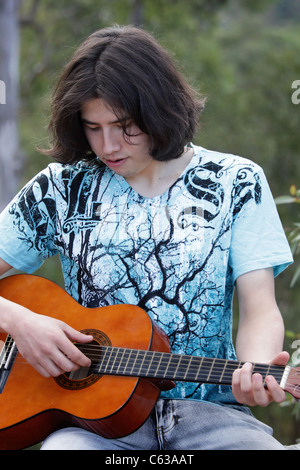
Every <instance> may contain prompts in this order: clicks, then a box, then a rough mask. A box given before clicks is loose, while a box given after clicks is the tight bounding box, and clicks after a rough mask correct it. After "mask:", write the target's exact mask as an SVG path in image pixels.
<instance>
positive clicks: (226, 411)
mask: <svg viewBox="0 0 300 470" xmlns="http://www.w3.org/2000/svg"><path fill="white" fill-rule="evenodd" d="M42 449H43V450H199V449H203V450H204V449H207V450H217V449H219V450H276V449H277V450H284V446H282V445H281V444H280V443H279V442H278V441H276V440H275V439H274V438H273V437H272V429H271V428H269V427H268V426H266V425H265V424H263V423H261V422H260V421H258V420H256V419H255V418H254V417H253V416H252V414H251V413H250V411H248V410H247V411H241V410H239V409H236V408H232V407H228V406H221V405H217V404H213V403H206V402H198V401H192V400H168V399H159V400H158V402H157V404H156V406H155V408H154V409H153V411H152V413H151V415H150V416H149V418H148V419H147V421H146V422H145V423H144V424H143V426H141V427H140V428H139V429H138V430H137V431H135V432H134V433H132V434H130V435H129V436H126V437H124V438H121V439H105V438H103V437H101V436H98V435H96V434H93V433H91V432H89V431H85V430H83V429H80V428H65V429H61V430H59V431H56V432H54V433H53V434H51V435H50V436H49V437H47V438H46V440H45V441H44V443H43V445H42Z"/></svg>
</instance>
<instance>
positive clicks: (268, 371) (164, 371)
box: [94, 346, 285, 385]
mask: <svg viewBox="0 0 300 470" xmlns="http://www.w3.org/2000/svg"><path fill="white" fill-rule="evenodd" d="M100 349H101V352H100V361H99V362H98V363H97V365H96V366H95V369H94V373H97V374H108V375H123V376H133V377H146V378H151V379H166V380H176V381H186V382H199V383H204V382H205V383H212V384H223V385H231V382H232V374H233V371H234V370H235V369H237V368H240V367H242V365H243V364H244V363H243V362H239V361H232V360H226V359H216V358H206V357H197V356H186V355H180V354H172V353H162V352H157V351H143V350H136V349H125V348H116V347H110V346H100ZM284 371H285V367H284V366H274V365H267V364H253V373H256V372H258V373H259V374H261V375H262V376H263V379H265V377H266V376H267V375H273V376H274V377H275V379H276V380H277V382H278V383H280V382H281V380H282V377H283V374H284Z"/></svg>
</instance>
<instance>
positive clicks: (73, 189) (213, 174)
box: [0, 147, 292, 403]
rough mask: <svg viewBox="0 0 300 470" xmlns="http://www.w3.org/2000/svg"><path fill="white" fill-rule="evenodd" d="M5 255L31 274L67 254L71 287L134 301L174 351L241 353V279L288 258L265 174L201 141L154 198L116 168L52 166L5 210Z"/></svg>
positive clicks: (82, 294) (205, 393) (226, 393)
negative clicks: (236, 340)
mask: <svg viewBox="0 0 300 470" xmlns="http://www.w3.org/2000/svg"><path fill="white" fill-rule="evenodd" d="M0 229H1V231H0V257H1V258H3V259H4V260H5V261H6V262H7V263H9V264H10V265H12V266H14V267H15V268H16V269H19V270H22V271H25V272H28V273H33V272H34V271H35V270H36V269H37V268H38V267H39V266H40V265H41V264H42V262H43V261H44V260H45V259H46V258H48V257H50V256H52V255H54V254H56V253H59V255H60V258H61V263H62V269H63V274H64V279H65V287H66V290H67V292H68V293H69V294H70V295H72V297H73V298H74V299H75V300H77V301H78V302H79V303H81V304H82V305H84V306H86V307H98V306H105V305H112V304H120V303H127V304H134V305H138V306H140V307H142V308H143V309H144V310H146V311H147V312H148V313H149V315H150V316H151V318H152V319H153V320H154V321H155V322H157V324H158V325H159V326H160V327H161V328H162V329H163V330H164V331H165V332H166V333H167V334H168V336H169V339H170V344H171V350H172V352H174V353H179V354H188V355H190V354H191V355H198V356H206V357H218V358H227V359H235V358H236V356H235V351H234V347H233V343H232V337H231V329H232V298H233V290H234V283H235V280H236V279H237V277H238V276H240V275H241V274H243V273H246V272H249V271H252V270H256V269H262V268H267V267H273V269H274V274H275V275H277V274H278V273H279V272H280V271H282V270H283V269H284V268H285V267H286V266H287V265H288V264H289V263H290V262H291V261H292V256H291V253H290V249H289V245H288V243H287V240H286V237H285V235H284V232H283V229H282V226H281V223H280V220H279V217H278V214H277V211H276V207H275V203H274V201H273V198H272V195H271V193H270V189H269V187H268V184H267V182H266V179H265V176H264V174H263V172H262V170H261V168H260V167H259V166H257V165H256V164H255V163H253V162H251V161H250V160H247V159H243V158H241V157H237V156H233V155H227V154H222V153H217V152H212V151H208V150H205V149H203V148H201V147H194V157H193V159H192V161H191V162H190V164H189V165H188V167H187V168H186V169H185V171H184V173H183V174H182V175H181V177H180V178H179V179H178V180H177V181H176V182H175V183H174V184H173V185H172V186H171V187H170V188H169V190H168V191H166V192H165V193H164V194H163V195H161V196H158V197H155V198H152V199H149V198H145V197H142V196H141V195H139V194H138V193H137V192H135V191H134V190H133V189H132V188H131V187H130V186H129V184H128V183H127V182H126V180H125V179H124V178H123V177H121V176H119V175H117V174H115V173H114V172H113V171H111V170H110V169H108V168H103V167H100V166H88V165H86V164H83V163H80V164H78V165H74V166H66V165H61V164H57V163H53V164H50V165H49V166H48V167H47V168H46V169H45V170H44V171H42V172H41V173H40V174H39V175H38V176H36V177H35V178H34V179H33V180H32V181H31V182H29V183H28V184H27V185H26V186H25V187H24V188H23V190H22V191H20V193H19V194H18V195H17V197H16V198H15V199H14V200H13V201H12V203H11V204H10V205H9V206H8V207H7V208H6V209H5V211H4V212H3V213H2V214H1V216H0ZM162 395H163V396H168V397H173V398H192V399H201V400H211V401H217V402H227V403H228V402H232V401H234V399H233V396H232V394H231V392H230V389H229V388H228V387H226V386H221V385H208V384H203V385H201V384H197V383H181V382H179V383H177V384H176V387H175V388H174V389H173V390H171V391H168V392H163V393H162Z"/></svg>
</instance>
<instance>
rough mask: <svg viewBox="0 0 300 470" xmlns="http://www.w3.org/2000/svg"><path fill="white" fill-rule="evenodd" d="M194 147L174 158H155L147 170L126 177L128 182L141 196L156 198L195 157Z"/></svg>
mask: <svg viewBox="0 0 300 470" xmlns="http://www.w3.org/2000/svg"><path fill="white" fill-rule="evenodd" d="M193 153H194V151H193V149H192V148H187V149H186V150H185V151H184V152H183V154H182V155H181V156H180V157H179V158H177V159H174V160H168V161H166V162H159V161H156V160H153V165H151V167H149V168H148V169H147V171H146V172H143V173H140V174H138V175H135V176H134V177H133V178H126V180H127V182H128V184H129V185H130V186H131V187H132V188H133V189H134V190H135V191H136V192H137V193H139V194H140V195H141V196H144V197H146V198H154V197H156V196H160V195H162V194H164V193H165V192H166V191H167V190H168V189H169V188H170V187H171V186H172V185H173V184H174V183H175V182H176V181H177V179H178V178H179V177H180V176H181V174H182V173H183V172H184V170H185V168H186V167H187V166H188V165H189V163H190V161H191V159H192V158H193Z"/></svg>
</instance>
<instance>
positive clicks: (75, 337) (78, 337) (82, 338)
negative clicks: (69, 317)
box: [65, 325, 94, 343]
mask: <svg viewBox="0 0 300 470" xmlns="http://www.w3.org/2000/svg"><path fill="white" fill-rule="evenodd" d="M65 334H66V335H67V337H68V338H69V340H71V341H77V342H78V343H90V342H91V341H93V339H94V338H93V336H92V335H88V334H85V333H82V332H81V331H78V330H75V329H74V328H72V327H71V326H69V325H66V328H65Z"/></svg>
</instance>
